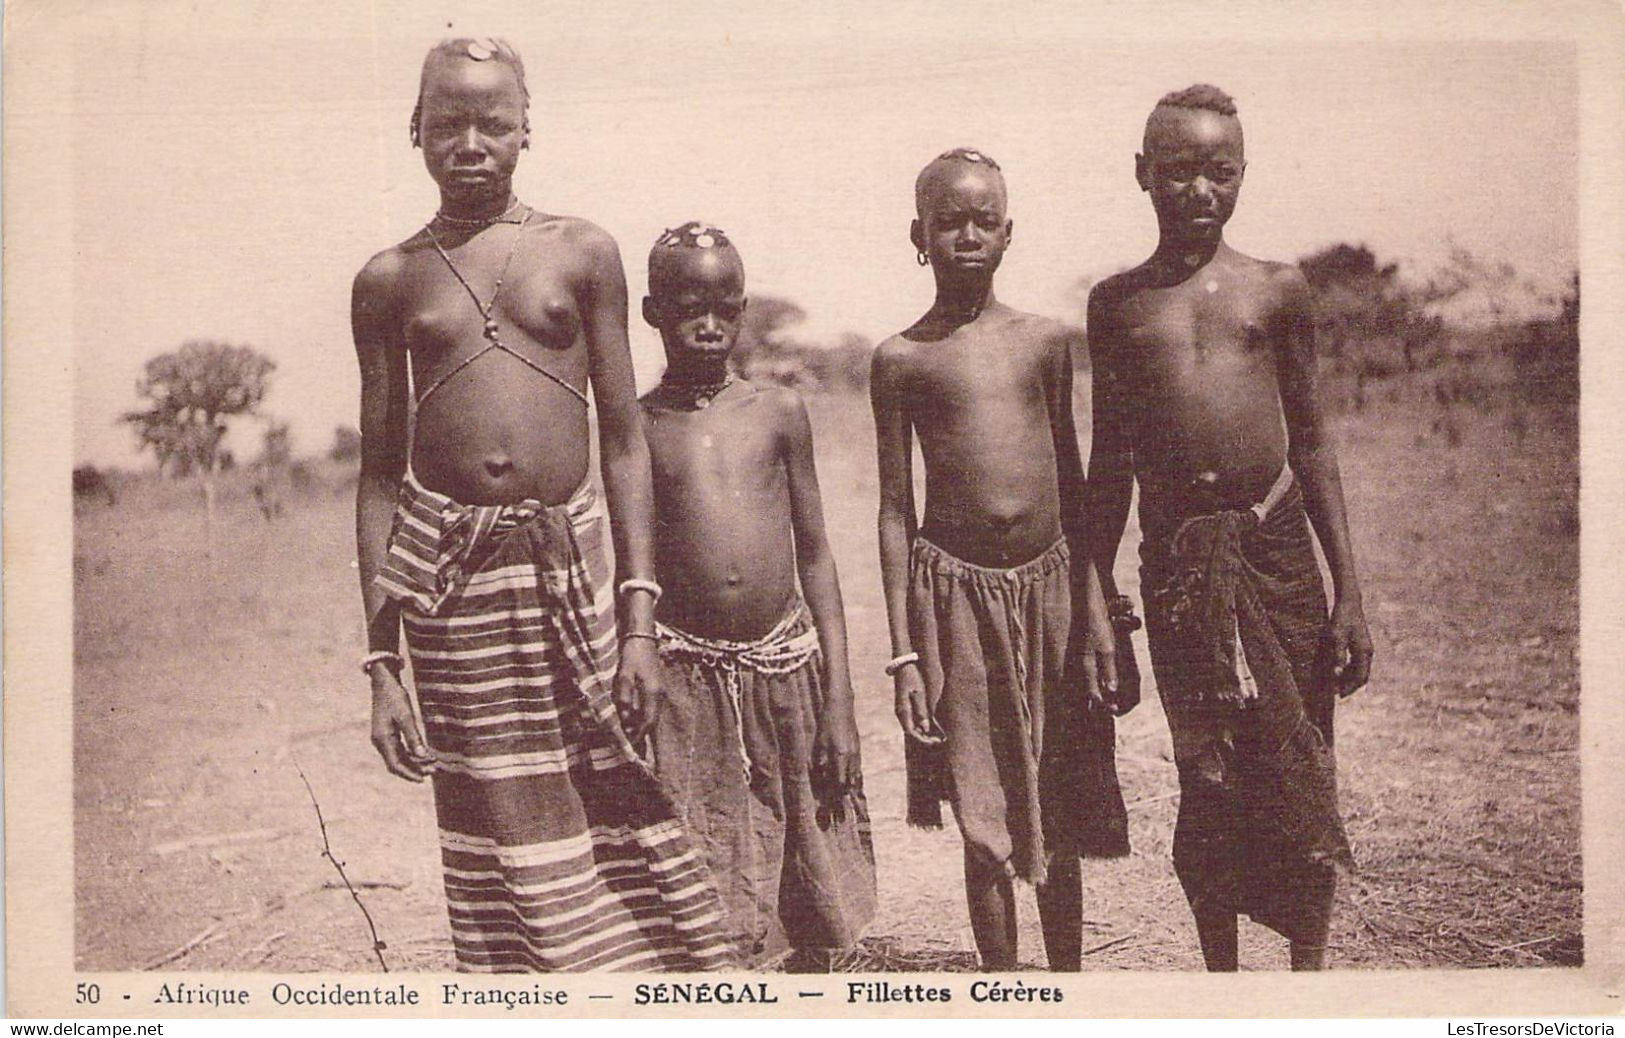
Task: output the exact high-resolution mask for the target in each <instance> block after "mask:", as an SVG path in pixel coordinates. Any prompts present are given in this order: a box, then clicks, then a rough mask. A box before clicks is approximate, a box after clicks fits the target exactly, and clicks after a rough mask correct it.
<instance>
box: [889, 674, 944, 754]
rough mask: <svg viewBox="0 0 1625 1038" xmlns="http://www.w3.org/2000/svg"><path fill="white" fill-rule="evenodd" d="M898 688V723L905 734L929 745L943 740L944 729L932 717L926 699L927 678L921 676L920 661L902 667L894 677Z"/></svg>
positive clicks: (894, 683)
mask: <svg viewBox="0 0 1625 1038" xmlns="http://www.w3.org/2000/svg"><path fill="white" fill-rule="evenodd" d="M892 684H893V686H894V687H895V688H896V709H897V723H898V724H900V725H902V726H903V734H905V735H907V736H908V737H909V738H910V739H913V740H915V741H917V742H923V743H926V744H927V745H930V744H934V743H939V742H941V741H942V731H941V729H939V728H938V727H937V723H936V721H935V720H933V719H932V717H931V708H930V707H929V706H927V705H926V701H925V679H924V678H922V677H921V676H920V665H919V664H918V663H907V664H904V665H903V666H902V667H900V668H899V669H898V671H897V674H896V675H895V676H894V677H893V678H892Z"/></svg>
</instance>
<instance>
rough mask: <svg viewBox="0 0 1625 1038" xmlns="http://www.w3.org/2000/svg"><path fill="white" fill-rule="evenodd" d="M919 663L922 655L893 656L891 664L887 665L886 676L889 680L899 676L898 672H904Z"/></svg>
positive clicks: (907, 653)
mask: <svg viewBox="0 0 1625 1038" xmlns="http://www.w3.org/2000/svg"><path fill="white" fill-rule="evenodd" d="M918 662H920V654H919V653H917V652H905V653H903V654H902V655H901V656H893V657H892V658H891V662H890V663H888V664H886V676H887V677H888V678H894V677H896V676H897V672H898V671H900V670H902V669H903V668H904V667H906V666H908V665H909V664H910V663H918Z"/></svg>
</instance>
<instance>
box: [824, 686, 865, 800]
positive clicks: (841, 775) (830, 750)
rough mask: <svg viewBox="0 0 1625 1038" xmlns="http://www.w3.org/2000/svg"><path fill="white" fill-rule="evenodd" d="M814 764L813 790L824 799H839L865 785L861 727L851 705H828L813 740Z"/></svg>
mask: <svg viewBox="0 0 1625 1038" xmlns="http://www.w3.org/2000/svg"><path fill="white" fill-rule="evenodd" d="M812 765H813V770H812V779H813V791H814V793H815V794H816V795H817V796H818V799H819V800H821V801H825V802H831V803H833V802H836V801H839V800H841V799H842V798H844V797H845V796H846V794H847V793H849V792H852V791H854V790H856V789H858V788H859V787H860V786H861V785H862V784H863V771H862V768H861V766H860V765H859V762H858V726H857V722H855V721H854V720H853V719H852V711H851V709H850V708H848V709H844V710H843V709H840V708H831V707H825V708H824V710H823V712H822V714H821V715H820V716H819V718H818V736H817V738H816V739H815V740H814V741H813V760H812Z"/></svg>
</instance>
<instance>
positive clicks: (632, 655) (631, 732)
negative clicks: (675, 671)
mask: <svg viewBox="0 0 1625 1038" xmlns="http://www.w3.org/2000/svg"><path fill="white" fill-rule="evenodd" d="M664 701H665V700H664V696H663V690H662V689H661V686H660V657H659V654H658V653H656V651H655V643H654V642H653V641H651V640H650V639H648V638H627V639H625V640H624V641H623V642H621V666H620V669H619V670H617V671H616V672H615V709H616V710H617V711H619V712H620V715H621V727H622V728H623V729H625V731H626V737H627V738H628V739H630V740H631V742H632V745H634V746H636V745H638V744H639V743H641V742H642V741H643V739H644V737H645V736H647V735H648V734H649V732H650V730H651V729H653V728H654V725H655V721H656V720H657V719H659V717H660V707H661V704H662V703H663V702H664Z"/></svg>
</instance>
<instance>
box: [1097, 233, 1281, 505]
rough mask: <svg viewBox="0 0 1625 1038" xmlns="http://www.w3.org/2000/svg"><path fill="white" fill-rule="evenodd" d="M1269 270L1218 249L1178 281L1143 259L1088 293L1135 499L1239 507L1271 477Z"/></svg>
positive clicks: (1275, 400) (1276, 302) (1275, 380)
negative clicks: (1121, 422) (1109, 367)
mask: <svg viewBox="0 0 1625 1038" xmlns="http://www.w3.org/2000/svg"><path fill="white" fill-rule="evenodd" d="M1278 269H1279V265H1277V264H1270V263H1264V262H1262V261H1259V260H1254V259H1250V258H1248V257H1246V256H1243V255H1241V254H1240V253H1237V252H1235V251H1233V250H1231V249H1229V248H1228V247H1221V248H1220V249H1219V251H1218V252H1217V253H1215V254H1214V256H1213V258H1212V259H1211V260H1210V261H1209V262H1208V263H1207V264H1205V265H1204V266H1202V267H1199V268H1197V269H1195V270H1193V271H1191V272H1190V274H1189V276H1187V277H1183V279H1182V280H1181V279H1179V275H1172V276H1170V275H1167V274H1165V273H1161V272H1159V271H1158V270H1156V269H1155V268H1153V267H1152V266H1151V265H1149V264H1148V265H1146V266H1142V267H1140V268H1137V269H1135V270H1132V271H1129V272H1127V273H1125V274H1120V275H1118V276H1117V277H1115V278H1112V279H1110V280H1109V281H1107V282H1105V283H1103V284H1102V285H1101V287H1100V289H1099V290H1097V291H1098V293H1099V296H1100V298H1101V299H1102V300H1103V301H1104V304H1105V305H1104V307H1103V308H1102V313H1103V316H1104V318H1105V319H1106V320H1108V321H1109V322H1110V326H1111V327H1110V330H1109V331H1108V333H1107V336H1106V338H1107V340H1108V341H1109V342H1111V343H1112V348H1113V350H1114V351H1116V353H1117V356H1116V357H1115V358H1114V359H1113V360H1111V361H1108V362H1110V363H1114V364H1115V365H1116V367H1117V370H1118V372H1119V375H1120V377H1119V380H1118V384H1119V386H1120V387H1121V389H1122V391H1123V393H1124V404H1125V413H1126V414H1127V415H1128V416H1129V422H1130V425H1131V440H1132V446H1133V451H1134V469H1135V475H1136V477H1137V478H1138V479H1139V481H1140V485H1141V492H1142V497H1143V498H1144V497H1149V498H1152V499H1170V500H1173V501H1177V500H1180V499H1182V498H1186V497H1193V496H1194V497H1200V498H1203V499H1206V500H1209V501H1213V502H1217V503H1220V504H1222V505H1223V506H1224V507H1244V506H1246V505H1250V504H1253V503H1256V502H1257V501H1259V500H1260V499H1262V498H1263V496H1264V495H1265V494H1266V493H1267V492H1268V490H1269V487H1270V485H1271V484H1272V483H1273V482H1274V481H1275V478H1276V476H1277V475H1278V474H1279V473H1280V471H1281V466H1282V465H1283V464H1285V462H1286V451H1287V441H1286V426H1285V423H1284V419H1283V415H1282V407H1281V394H1280V382H1279V374H1278V370H1279V369H1278V361H1279V358H1280V352H1279V351H1280V346H1281V343H1280V339H1281V334H1282V329H1281V321H1280V320H1279V319H1278V318H1279V310H1280V306H1281V289H1280V282H1279V280H1278V277H1277V271H1278Z"/></svg>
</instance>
